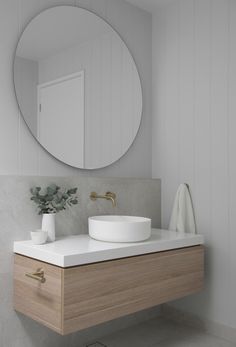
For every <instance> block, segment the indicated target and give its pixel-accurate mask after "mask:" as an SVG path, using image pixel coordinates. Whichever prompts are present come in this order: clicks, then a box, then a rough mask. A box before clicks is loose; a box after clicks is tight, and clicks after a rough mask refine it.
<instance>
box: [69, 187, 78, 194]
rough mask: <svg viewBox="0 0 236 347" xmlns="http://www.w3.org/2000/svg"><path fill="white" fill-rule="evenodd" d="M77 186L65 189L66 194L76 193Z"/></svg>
mask: <svg viewBox="0 0 236 347" xmlns="http://www.w3.org/2000/svg"><path fill="white" fill-rule="evenodd" d="M77 190H78V188H71V189H69V190H68V191H67V194H69V195H72V194H76V193H77Z"/></svg>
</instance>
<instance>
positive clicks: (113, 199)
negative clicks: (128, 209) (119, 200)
mask: <svg viewBox="0 0 236 347" xmlns="http://www.w3.org/2000/svg"><path fill="white" fill-rule="evenodd" d="M90 199H91V200H92V201H96V200H97V199H106V200H110V201H111V202H112V206H113V207H115V206H116V194H115V193H112V192H106V194H105V195H98V194H97V193H96V192H92V193H91V194H90Z"/></svg>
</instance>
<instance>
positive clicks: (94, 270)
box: [63, 246, 204, 334]
mask: <svg viewBox="0 0 236 347" xmlns="http://www.w3.org/2000/svg"><path fill="white" fill-rule="evenodd" d="M203 262H204V260H203V247H201V246H197V247H191V248H187V249H180V250H174V251H168V252H161V253H155V254H149V255H143V256H137V257H132V258H125V259H120V260H114V261H108V262H104V263H98V264H91V265H85V266H81V267H75V268H71V269H65V270H63V271H64V281H65V287H64V305H63V306H64V324H63V333H64V334H68V333H71V332H74V331H76V330H79V329H84V328H88V327H90V326H93V325H96V324H99V323H102V322H105V321H109V320H112V319H115V318H118V317H121V316H124V315H127V314H130V313H133V312H137V311H140V310H143V309H146V308H149V307H152V306H155V305H159V304H161V303H164V302H167V301H170V300H173V299H177V298H180V297H183V296H185V295H189V294H192V293H194V292H197V291H199V290H201V289H202V287H203V276H204V271H203Z"/></svg>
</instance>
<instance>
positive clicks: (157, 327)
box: [91, 318, 236, 347]
mask: <svg viewBox="0 0 236 347" xmlns="http://www.w3.org/2000/svg"><path fill="white" fill-rule="evenodd" d="M99 342H100V343H101V344H99V343H97V344H92V345H91V347H100V346H103V345H104V346H106V347H236V344H234V343H231V342H228V341H226V340H223V339H220V338H217V337H215V336H212V335H209V334H206V333H204V332H202V331H199V330H197V329H193V328H190V327H187V326H184V325H180V324H177V323H173V322H171V321H168V320H165V319H160V318H158V319H153V320H150V321H147V322H144V323H141V324H138V325H136V326H133V327H130V328H127V329H124V330H121V331H119V332H116V333H114V334H111V335H109V336H106V337H104V338H101V339H99Z"/></svg>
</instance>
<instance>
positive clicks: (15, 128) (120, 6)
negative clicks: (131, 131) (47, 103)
mask: <svg viewBox="0 0 236 347" xmlns="http://www.w3.org/2000/svg"><path fill="white" fill-rule="evenodd" d="M59 4H61V5H64V4H71V5H77V6H80V5H81V6H83V7H85V8H87V9H90V10H92V11H94V12H95V13H97V14H99V15H101V16H102V17H104V18H105V19H106V20H107V21H108V22H109V23H111V24H112V25H113V26H114V28H115V29H116V30H118V32H119V33H120V34H121V36H122V37H123V39H124V40H125V42H126V43H127V45H128V47H129V48H130V50H131V53H132V54H133V56H134V58H135V60H136V63H137V66H138V70H139V72H140V75H141V81H142V87H143V96H144V110H143V120H142V125H141V129H140V132H139V134H138V137H137V139H136V141H135V143H134V145H133V146H132V147H131V149H130V150H129V152H128V153H127V154H126V155H125V156H124V157H123V158H122V159H121V160H119V161H118V162H117V163H115V164H114V165H112V166H110V167H108V168H106V169H102V170H97V171H92V172H89V173H88V172H87V171H82V170H76V169H73V168H70V167H68V166H66V165H64V164H62V163H60V162H59V161H57V160H56V159H54V158H52V157H51V156H50V155H49V154H48V153H47V152H45V151H44V150H43V149H42V148H41V147H40V146H39V145H38V143H37V142H36V141H35V140H34V138H33V137H32V135H31V134H30V132H29V130H28V128H27V127H26V125H25V123H24V121H23V120H22V119H21V117H20V114H19V111H18V108H17V103H16V100H15V95H14V88H13V82H12V80H13V78H12V62H13V56H14V50H15V47H16V44H17V39H18V38H19V35H20V33H21V32H22V30H23V28H24V27H25V25H26V24H27V23H28V22H29V21H30V20H31V19H32V18H33V17H34V16H35V15H37V14H39V13H40V12H41V11H42V10H44V9H46V8H49V7H51V6H56V5H59ZM0 76H1V81H0V96H1V99H0V124H1V126H0V174H6V175H10V174H17V175H18V174H23V175H58V176H64V175H88V174H89V175H90V176H91V175H97V176H117V177H119V176H120V177H122V176H123V177H127V176H130V177H132V176H133V177H151V15H150V14H147V13H146V12H145V11H142V10H140V9H138V8H136V7H134V6H132V5H130V4H128V3H126V2H125V1H123V0H84V1H83V0H77V1H76V0H10V1H8V0H2V1H0Z"/></svg>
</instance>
